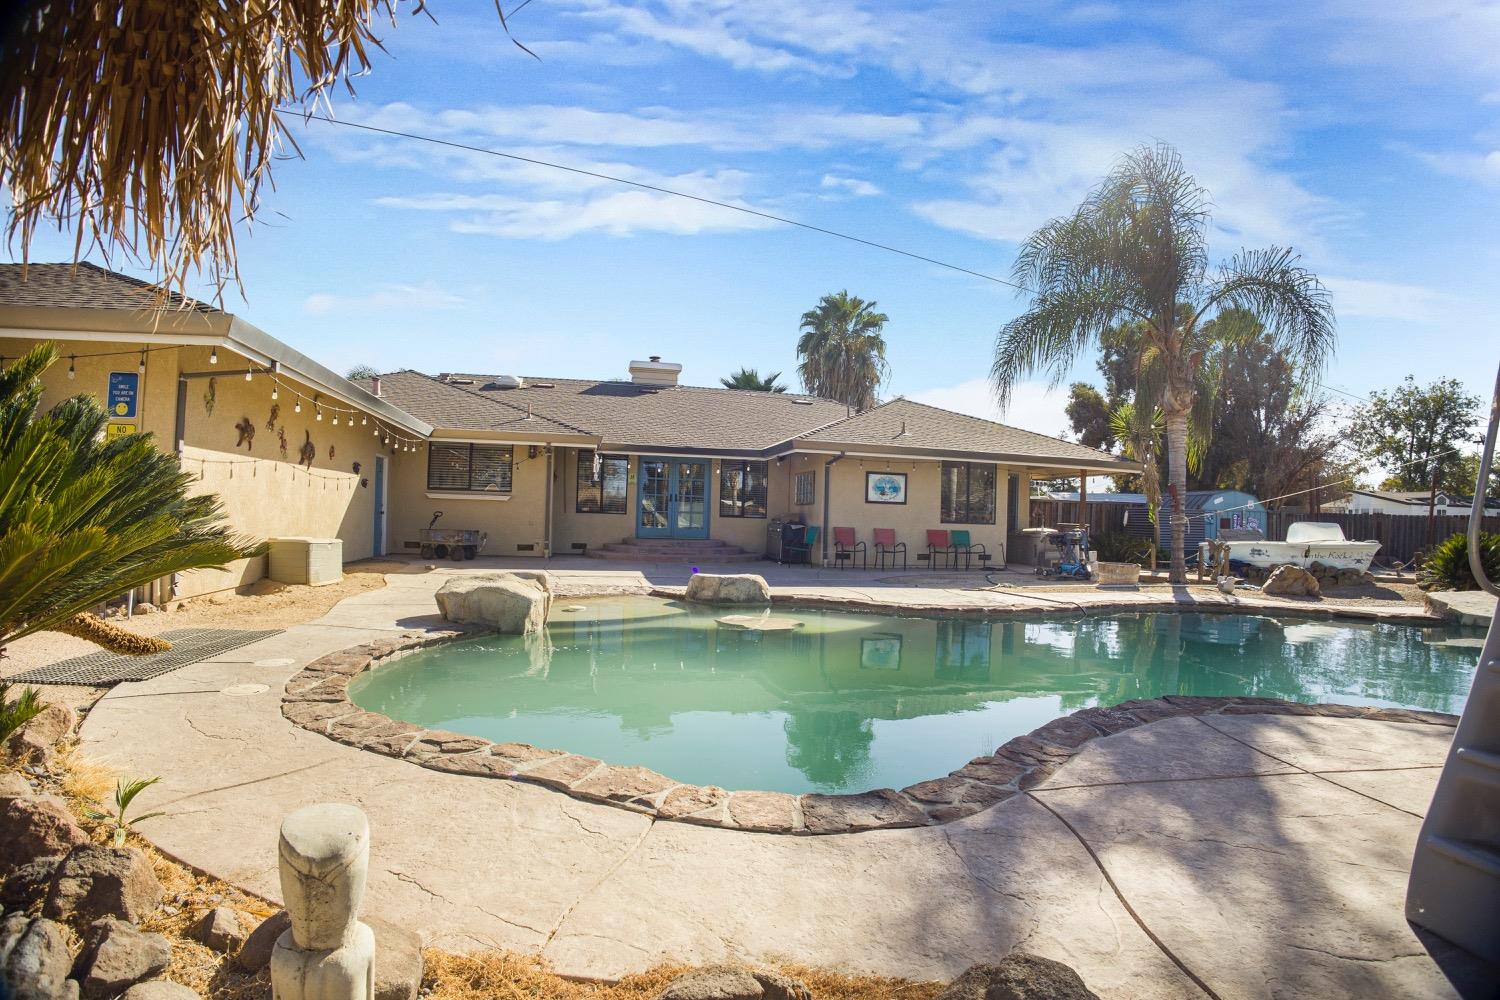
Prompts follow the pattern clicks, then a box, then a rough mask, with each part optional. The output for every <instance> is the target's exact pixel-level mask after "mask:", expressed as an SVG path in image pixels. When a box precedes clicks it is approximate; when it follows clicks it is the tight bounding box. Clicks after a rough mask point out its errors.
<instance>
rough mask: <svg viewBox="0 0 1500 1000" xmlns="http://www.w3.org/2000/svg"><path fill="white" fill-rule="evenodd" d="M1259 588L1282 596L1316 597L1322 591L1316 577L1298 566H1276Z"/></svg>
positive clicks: (1264, 592)
mask: <svg viewBox="0 0 1500 1000" xmlns="http://www.w3.org/2000/svg"><path fill="white" fill-rule="evenodd" d="M1260 590H1261V593H1263V594H1273V595H1280V596H1282V597H1317V596H1318V595H1319V594H1320V593H1321V592H1322V591H1321V588H1319V586H1318V578H1317V577H1315V576H1313V575H1312V574H1311V573H1309V572H1308V571H1307V570H1305V569H1303V568H1302V567H1300V566H1277V567H1276V569H1275V570H1274V571H1272V573H1271V578H1270V579H1269V580H1267V581H1266V582H1265V584H1264V585H1263V586H1262V587H1261V588H1260Z"/></svg>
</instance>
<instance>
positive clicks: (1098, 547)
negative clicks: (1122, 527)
mask: <svg viewBox="0 0 1500 1000" xmlns="http://www.w3.org/2000/svg"><path fill="white" fill-rule="evenodd" d="M1089 547H1090V548H1092V549H1093V550H1094V554H1095V555H1097V556H1098V557H1099V559H1100V560H1101V561H1102V562H1123V563H1140V564H1141V565H1145V564H1146V563H1147V562H1149V561H1150V559H1151V539H1149V538H1142V537H1141V536H1140V535H1132V534H1128V533H1127V532H1124V531H1101V532H1099V533H1098V534H1097V535H1091V536H1090V537H1089Z"/></svg>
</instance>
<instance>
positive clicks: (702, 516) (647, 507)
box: [635, 458, 708, 538]
mask: <svg viewBox="0 0 1500 1000" xmlns="http://www.w3.org/2000/svg"><path fill="white" fill-rule="evenodd" d="M636 482H637V487H636V519H635V533H636V536H637V537H638V538H707V537H708V462H706V461H698V460H696V459H685V458H642V459H641V469H640V475H639V476H637V477H636Z"/></svg>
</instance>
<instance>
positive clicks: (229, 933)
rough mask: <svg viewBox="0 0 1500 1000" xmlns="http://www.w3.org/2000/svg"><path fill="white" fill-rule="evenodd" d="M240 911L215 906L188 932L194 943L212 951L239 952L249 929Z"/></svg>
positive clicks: (228, 907)
mask: <svg viewBox="0 0 1500 1000" xmlns="http://www.w3.org/2000/svg"><path fill="white" fill-rule="evenodd" d="M246 924H247V921H246V920H245V918H244V915H243V914H241V913H240V911H238V910H236V909H234V908H233V907H230V906H216V907H214V908H213V909H212V910H208V911H206V912H205V913H204V914H203V915H202V916H200V917H199V918H198V920H197V922H196V923H194V924H193V926H192V928H191V929H190V930H189V931H188V933H189V934H191V935H192V937H193V940H194V941H198V942H200V943H202V944H206V945H208V946H209V947H210V948H212V949H213V950H214V951H235V952H237V951H239V950H240V946H241V945H243V944H244V943H245V940H246V939H247V938H249V937H250V928H249V927H248V926H246Z"/></svg>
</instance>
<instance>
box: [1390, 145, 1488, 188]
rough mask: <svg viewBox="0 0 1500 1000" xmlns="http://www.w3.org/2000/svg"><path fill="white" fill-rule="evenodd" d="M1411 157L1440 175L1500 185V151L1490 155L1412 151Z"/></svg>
mask: <svg viewBox="0 0 1500 1000" xmlns="http://www.w3.org/2000/svg"><path fill="white" fill-rule="evenodd" d="M1411 155H1413V156H1415V157H1416V158H1417V159H1418V160H1420V161H1422V162H1423V163H1425V164H1427V165H1428V166H1429V167H1431V168H1432V169H1433V170H1436V171H1437V172H1438V173H1440V174H1447V175H1448V176H1450V177H1458V178H1461V179H1463V180H1467V181H1477V182H1479V183H1480V184H1493V185H1500V149H1494V150H1491V151H1489V152H1488V153H1464V152H1454V151H1444V152H1425V151H1421V150H1412V151H1411Z"/></svg>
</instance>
